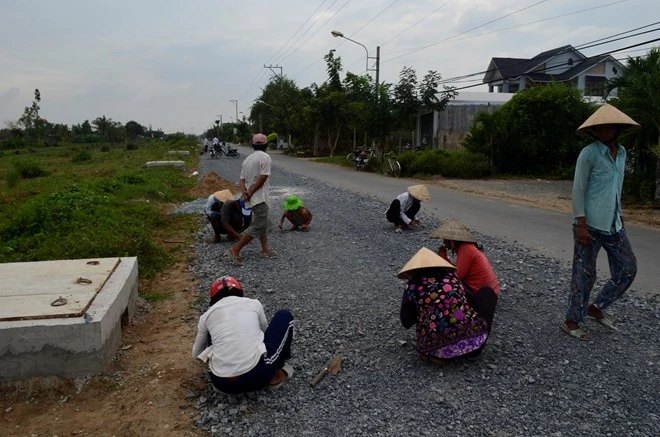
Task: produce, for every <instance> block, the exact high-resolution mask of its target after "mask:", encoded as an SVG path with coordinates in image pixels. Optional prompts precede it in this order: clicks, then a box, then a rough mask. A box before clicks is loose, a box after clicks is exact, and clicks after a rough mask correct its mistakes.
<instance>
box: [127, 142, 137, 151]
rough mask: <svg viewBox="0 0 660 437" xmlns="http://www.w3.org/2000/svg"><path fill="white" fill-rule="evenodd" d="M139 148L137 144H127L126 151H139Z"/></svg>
mask: <svg viewBox="0 0 660 437" xmlns="http://www.w3.org/2000/svg"><path fill="white" fill-rule="evenodd" d="M137 149H138V146H137V144H135V143H127V144H126V150H137Z"/></svg>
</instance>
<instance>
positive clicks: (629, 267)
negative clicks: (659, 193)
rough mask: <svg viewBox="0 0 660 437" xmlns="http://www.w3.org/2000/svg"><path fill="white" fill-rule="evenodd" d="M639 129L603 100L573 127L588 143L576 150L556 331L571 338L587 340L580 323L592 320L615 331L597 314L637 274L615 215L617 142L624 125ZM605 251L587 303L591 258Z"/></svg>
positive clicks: (622, 152)
mask: <svg viewBox="0 0 660 437" xmlns="http://www.w3.org/2000/svg"><path fill="white" fill-rule="evenodd" d="M634 127H639V124H637V123H636V122H635V121H634V120H633V119H631V118H630V117H628V116H627V115H626V114H624V113H623V112H621V111H619V110H618V109H616V108H615V107H613V106H611V105H609V104H605V105H603V106H601V107H600V108H599V109H598V110H597V111H596V112H594V113H593V114H592V115H591V117H589V118H588V119H587V121H585V122H584V123H583V124H582V126H580V127H579V128H578V132H579V133H583V134H587V135H590V136H591V137H593V138H594V142H593V143H591V144H589V145H588V146H587V147H585V148H584V149H582V151H581V152H580V155H579V157H578V160H577V163H576V165H575V177H574V179H573V195H572V199H573V213H574V216H575V221H574V222H573V234H574V252H573V272H572V277H571V292H570V296H569V303H568V311H567V312H566V317H565V320H564V321H563V322H562V323H561V329H562V330H563V331H564V332H566V333H567V334H568V335H570V336H571V337H573V338H577V339H580V340H588V339H589V336H588V335H587V333H586V332H585V331H584V330H583V329H582V328H581V327H580V324H581V323H583V322H584V320H585V318H587V317H588V318H590V319H593V320H594V321H596V322H598V323H600V324H601V325H602V326H604V327H605V328H606V329H608V330H610V331H618V328H617V327H616V326H615V325H614V323H613V322H612V320H611V319H609V318H608V317H607V316H606V315H605V313H604V312H603V311H604V310H605V309H606V308H607V307H609V306H610V305H611V304H612V303H614V302H615V301H616V300H618V299H619V298H621V296H623V294H624V293H625V292H626V290H628V288H629V287H630V285H631V284H632V282H633V280H634V279H635V275H636V274H637V260H636V259H635V254H634V253H633V251H632V247H631V246H630V242H629V241H628V236H627V235H626V231H625V229H624V227H623V220H622V219H621V190H622V187H623V177H624V174H625V167H626V149H624V148H623V146H621V145H620V144H619V143H618V141H617V140H618V137H619V134H620V133H621V132H622V131H623V130H624V129H629V128H634ZM601 247H602V248H603V249H605V252H607V258H608V260H609V265H610V275H611V278H610V279H609V280H608V281H607V282H606V283H605V285H603V287H602V288H601V290H600V292H599V293H598V295H597V296H596V298H595V299H594V300H593V301H592V302H591V304H590V303H589V300H590V294H591V289H592V288H593V286H594V282H595V281H596V258H597V256H598V252H599V251H600V249H601Z"/></svg>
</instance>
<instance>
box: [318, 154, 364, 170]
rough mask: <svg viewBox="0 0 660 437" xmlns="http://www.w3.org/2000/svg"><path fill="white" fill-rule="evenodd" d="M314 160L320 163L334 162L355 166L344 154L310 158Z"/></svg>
mask: <svg viewBox="0 0 660 437" xmlns="http://www.w3.org/2000/svg"><path fill="white" fill-rule="evenodd" d="M312 161H314V162H320V163H322V164H335V165H341V166H342V167H351V168H353V167H355V163H354V162H352V161H349V160H348V159H346V155H341V156H324V157H322V158H314V159H312Z"/></svg>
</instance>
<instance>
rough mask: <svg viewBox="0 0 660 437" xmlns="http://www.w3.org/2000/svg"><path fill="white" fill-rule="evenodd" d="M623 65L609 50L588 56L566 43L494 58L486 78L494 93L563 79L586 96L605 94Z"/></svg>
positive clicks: (508, 91)
mask: <svg viewBox="0 0 660 437" xmlns="http://www.w3.org/2000/svg"><path fill="white" fill-rule="evenodd" d="M623 68H624V67H623V65H622V64H621V63H620V62H619V61H617V60H616V59H614V58H613V57H612V56H611V55H609V54H603V55H598V56H592V57H590V58H588V57H586V56H584V55H583V54H582V53H580V52H579V51H578V50H576V49H575V48H574V47H573V46H570V45H566V46H563V47H558V48H556V49H552V50H548V51H545V52H543V53H539V54H538V55H536V56H534V57H533V58H531V59H522V58H492V59H491V60H490V64H488V70H487V71H486V74H485V75H484V79H483V82H484V83H486V84H488V91H489V92H491V93H493V92H498V93H515V92H517V91H520V90H524V89H525V88H529V87H531V86H536V85H543V84H547V83H551V82H561V83H567V84H571V85H573V86H575V87H576V88H577V89H579V90H582V91H583V93H584V95H585V96H591V97H601V98H602V97H603V96H604V94H605V84H606V83H607V81H608V79H611V78H614V77H617V76H620V75H621V74H622V72H623Z"/></svg>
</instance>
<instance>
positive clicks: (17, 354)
mask: <svg viewBox="0 0 660 437" xmlns="http://www.w3.org/2000/svg"><path fill="white" fill-rule="evenodd" d="M118 260H119V263H118V264H117V266H116V267H115V269H114V270H113V271H112V273H111V274H110V276H109V277H108V278H107V280H106V281H105V283H104V285H103V287H102V288H101V289H100V290H99V291H98V293H96V295H95V296H94V298H93V300H92V302H91V304H90V305H89V307H87V309H86V311H85V313H84V314H83V315H80V316H76V317H63V318H46V319H35V318H31V319H29V320H10V321H1V322H0V382H5V381H18V380H24V379H28V378H32V377H37V376H59V377H72V376H82V375H93V374H98V373H101V372H103V370H104V369H105V367H106V366H107V364H108V363H109V362H110V360H111V359H112V357H113V356H114V354H115V352H116V350H117V348H118V346H119V344H120V342H121V328H122V318H123V319H124V320H130V318H131V317H132V314H133V312H134V311H135V306H136V301H137V295H138V264H137V258H135V257H129V258H120V259H118ZM60 262H64V263H66V261H60ZM71 262H79V260H74V261H71ZM44 263H46V264H43V265H44V266H45V267H44V268H53V267H54V266H53V265H49V264H47V263H50V262H49V261H46V262H44ZM10 264H41V263H10ZM59 270H65V269H61V268H60V269H59ZM0 273H2V272H0ZM15 274H16V275H18V276H19V277H20V275H21V271H20V270H17V271H16V273H15ZM52 275H53V276H57V275H58V271H52ZM2 279H3V278H2V277H1V276H0V288H1V287H2V283H3V282H5V281H2ZM25 279H26V282H29V280H30V278H29V277H27V278H25ZM45 285H46V286H47V284H45ZM1 295H2V293H0V296H1ZM0 299H1V297H0ZM0 304H1V303H0Z"/></svg>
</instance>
